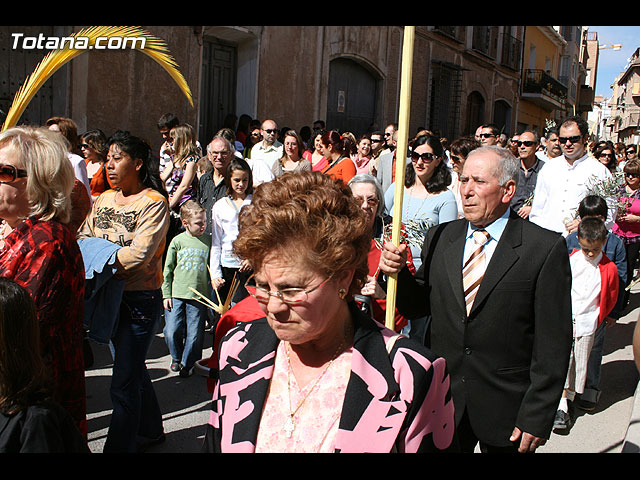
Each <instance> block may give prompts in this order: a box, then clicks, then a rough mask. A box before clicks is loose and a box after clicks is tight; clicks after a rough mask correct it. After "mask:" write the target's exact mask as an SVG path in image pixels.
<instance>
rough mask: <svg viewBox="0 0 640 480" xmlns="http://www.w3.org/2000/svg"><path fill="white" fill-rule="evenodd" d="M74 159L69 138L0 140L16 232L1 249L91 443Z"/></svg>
mask: <svg viewBox="0 0 640 480" xmlns="http://www.w3.org/2000/svg"><path fill="white" fill-rule="evenodd" d="M67 153H68V151H67V143H66V141H65V140H64V139H63V137H62V136H61V135H60V134H58V133H56V132H53V131H51V130H48V129H46V128H33V127H16V128H11V129H8V130H6V131H5V132H3V133H1V134H0V218H2V219H3V220H4V221H5V222H6V225H7V227H8V229H9V230H10V233H8V235H7V236H6V237H5V238H4V246H3V247H2V248H1V249H0V276H2V277H6V278H9V279H11V280H14V281H15V282H16V283H18V284H19V285H21V286H22V287H24V288H26V289H27V290H28V291H29V293H30V294H31V297H32V298H33V300H34V302H35V305H36V313H37V318H38V323H39V325H40V351H41V354H42V357H43V360H44V362H45V365H46V366H47V368H48V370H49V372H50V373H51V376H52V380H53V388H54V400H56V401H57V402H58V403H59V404H61V405H62V406H63V407H64V408H65V409H66V410H67V411H68V412H69V413H70V414H71V416H72V417H73V420H74V422H75V424H76V426H77V427H78V429H79V430H80V432H81V433H82V434H83V435H84V436H85V438H86V435H87V420H86V395H85V383H84V357H83V348H82V341H83V338H84V330H83V325H82V322H83V316H82V315H83V305H84V264H83V261H82V254H81V252H80V248H79V247H78V244H77V242H76V239H75V230H74V228H71V227H70V226H69V222H70V221H71V210H72V207H71V199H70V197H71V192H72V189H73V186H74V179H75V178H74V170H73V166H72V165H71V162H69V159H68V157H67Z"/></svg>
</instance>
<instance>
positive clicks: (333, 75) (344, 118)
mask: <svg viewBox="0 0 640 480" xmlns="http://www.w3.org/2000/svg"><path fill="white" fill-rule="evenodd" d="M376 88H377V81H376V79H375V78H374V77H373V75H372V74H371V73H370V72H369V71H368V70H367V69H365V68H364V67H363V66H361V65H359V64H358V63H356V62H354V61H353V60H349V59H345V58H338V59H335V60H333V61H332V62H331V63H330V65H329V91H328V98H327V120H326V123H327V128H328V129H335V130H340V131H341V132H345V131H349V132H352V133H354V134H355V135H356V137H358V136H359V135H361V134H363V133H366V132H367V129H368V128H369V126H370V125H371V124H373V123H374V120H375V114H376Z"/></svg>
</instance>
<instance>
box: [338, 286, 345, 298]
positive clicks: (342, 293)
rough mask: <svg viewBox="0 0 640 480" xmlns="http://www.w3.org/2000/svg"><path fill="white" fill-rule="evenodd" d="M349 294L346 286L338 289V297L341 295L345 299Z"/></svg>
mask: <svg viewBox="0 0 640 480" xmlns="http://www.w3.org/2000/svg"><path fill="white" fill-rule="evenodd" d="M346 296H347V291H346V290H345V289H344V288H341V289H340V290H338V297H340V299H341V300H344V297H346Z"/></svg>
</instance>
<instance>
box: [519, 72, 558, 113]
mask: <svg viewBox="0 0 640 480" xmlns="http://www.w3.org/2000/svg"><path fill="white" fill-rule="evenodd" d="M567 91H568V89H567V87H566V86H565V85H563V84H562V83H560V82H559V81H558V80H556V79H555V78H554V77H552V76H551V75H549V74H548V73H547V72H545V71H544V70H538V69H535V70H525V71H524V78H523V83H522V96H523V98H525V99H527V100H531V101H533V102H535V103H539V104H540V105H541V106H543V107H546V108H559V107H562V106H563V105H564V103H565V100H566V99H567Z"/></svg>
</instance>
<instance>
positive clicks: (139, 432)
mask: <svg viewBox="0 0 640 480" xmlns="http://www.w3.org/2000/svg"><path fill="white" fill-rule="evenodd" d="M161 315H162V292H161V291H160V290H151V291H136V292H129V291H125V292H124V294H123V298H122V303H121V305H120V319H119V321H118V328H117V330H116V333H115V336H114V337H113V339H112V345H113V352H114V360H113V374H112V378H111V390H110V394H111V401H112V403H113V413H112V414H111V423H110V425H109V432H108V434H107V440H106V442H105V445H104V450H103V451H104V452H132V453H133V452H136V437H137V436H141V437H146V438H158V437H160V436H161V435H162V434H163V427H162V413H161V411H160V405H159V404H158V399H157V397H156V394H155V391H154V389H153V385H152V383H151V378H150V377H149V372H148V371H147V366H146V363H145V362H146V356H147V352H148V350H149V346H150V345H151V341H152V340H153V336H154V334H155V328H156V325H157V323H158V321H159V319H160V317H161Z"/></svg>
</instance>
